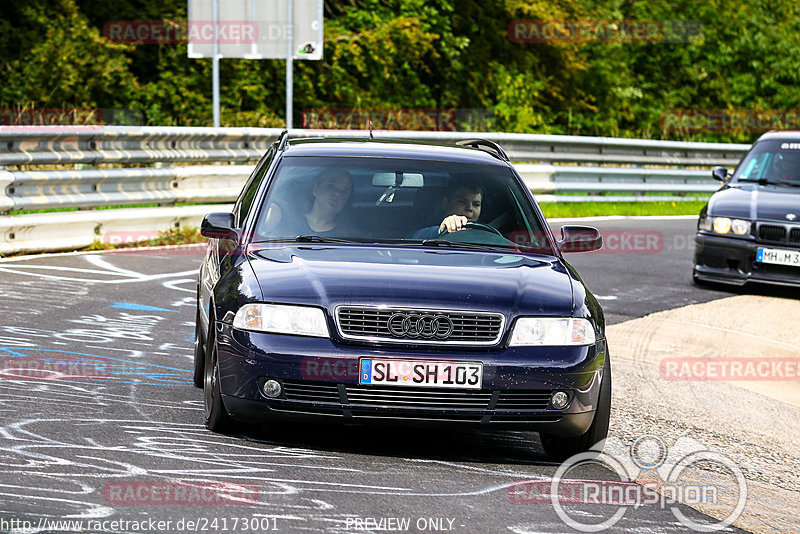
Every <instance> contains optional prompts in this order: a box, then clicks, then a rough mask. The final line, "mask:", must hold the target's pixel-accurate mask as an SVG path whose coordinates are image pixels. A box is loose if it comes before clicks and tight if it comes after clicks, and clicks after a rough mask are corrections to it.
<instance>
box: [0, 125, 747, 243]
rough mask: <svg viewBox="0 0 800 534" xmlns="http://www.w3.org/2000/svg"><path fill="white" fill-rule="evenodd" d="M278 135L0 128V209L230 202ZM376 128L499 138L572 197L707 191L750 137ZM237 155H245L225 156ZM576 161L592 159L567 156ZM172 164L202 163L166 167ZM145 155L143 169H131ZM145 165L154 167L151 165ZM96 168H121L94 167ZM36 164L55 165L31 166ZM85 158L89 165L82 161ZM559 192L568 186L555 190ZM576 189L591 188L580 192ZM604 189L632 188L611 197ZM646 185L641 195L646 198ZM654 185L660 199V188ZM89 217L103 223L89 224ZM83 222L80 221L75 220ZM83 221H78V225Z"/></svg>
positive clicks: (60, 220)
mask: <svg viewBox="0 0 800 534" xmlns="http://www.w3.org/2000/svg"><path fill="white" fill-rule="evenodd" d="M280 133H281V130H279V129H271V128H218V129H214V128H181V127H174V128H167V127H152V128H151V127H145V128H139V127H105V126H66V127H65V126H52V127H50V126H42V127H38V126H31V127H18V126H11V127H0V214H3V213H6V214H7V213H8V212H9V211H14V210H25V209H43V210H44V209H56V208H79V209H91V208H96V207H102V206H132V205H137V204H158V205H160V206H169V205H174V204H176V203H201V202H202V203H205V202H208V203H211V202H231V201H233V200H234V199H235V198H236V196H237V194H238V193H239V191H240V190H241V187H242V185H243V183H244V181H245V180H246V178H247V176H248V175H249V174H250V172H251V170H252V165H251V164H247V163H248V162H251V163H252V162H254V161H255V160H257V159H258V158H260V157H261V156H262V155H263V153H264V152H265V151H266V149H267V148H268V147H269V145H270V144H271V143H272V142H274V141H275V140H276V139H277V138H278V137H279V135H280ZM374 135H375V137H376V138H379V139H403V140H411V141H421V142H439V143H441V142H444V143H454V142H455V141H458V140H461V139H465V138H472V137H481V138H484V139H489V140H492V141H495V142H497V143H500V144H501V145H502V146H503V148H504V149H505V151H506V153H507V154H508V155H509V157H510V159H511V160H512V161H513V162H515V165H516V166H517V168H518V169H519V171H520V173H521V174H522V176H523V178H525V180H526V183H527V184H528V186H529V187H530V188H531V190H532V191H533V192H534V193H535V194H537V197H538V198H539V199H540V200H552V201H557V200H562V201H571V202H574V201H587V200H622V199H626V200H637V199H639V200H656V199H658V200H663V199H665V198H666V199H677V198H681V197H680V196H678V195H687V194H702V195H706V194H709V193H711V192H713V191H714V190H716V189H717V188H718V183H717V182H715V181H713V180H712V179H711V177H710V173H709V170H708V168H709V167H711V166H714V165H725V166H728V167H733V166H734V165H736V163H738V161H739V159H740V158H741V157H742V155H743V154H744V153H745V152H746V150H747V149H748V148H749V145H733V144H722V143H688V142H676V141H652V140H642V139H617V138H605V137H577V136H557V135H530V134H508V133H467V132H407V131H375V132H374ZM301 137H343V138H350V139H354V140H355V139H363V140H366V139H367V138H368V133H367V132H364V131H353V130H292V131H291V132H290V138H295V139H296V138H301ZM233 162H239V163H240V164H238V165H230V163H233ZM578 162H580V163H584V164H587V165H581V166H578V165H574V163H578ZM176 163H200V164H207V165H191V166H172V165H173V164H176ZM145 164H146V165H150V166H148V167H134V168H131V167H130V166H135V165H145ZM152 164H157V165H160V167H157V168H154V167H153V166H152ZM571 164H573V165H571ZM101 165H102V166H107V165H121V166H128V167H126V168H96V166H101ZM164 165H166V166H164ZM41 166H56V167H58V169H57V170H50V169H48V170H38V169H36V167H39V168H41ZM84 166H95V168H80V167H84ZM32 167H33V168H32ZM70 167H73V168H70ZM75 167H78V168H75ZM653 167H660V168H653ZM684 167H693V168H692V169H685V168H684ZM703 167H705V168H706V169H705V170H703V169H702V168H703ZM559 193H573V194H572V195H569V196H559V195H558V194H559ZM574 193H587V195H585V196H575V195H574ZM601 193H602V194H603V195H601ZM609 193H610V194H612V195H614V194H616V195H620V194H631V193H633V194H635V195H637V196H634V197H630V196H627V197H619V196H611V197H609V196H608V194H609ZM644 193H648V195H647V196H643V194H644ZM653 193H657V194H660V195H667V196H658V197H655V196H652V194H653ZM196 208H202V210H200V211H198V210H197V209H195V210H194V211H192V210H188V211H187V210H185V209H183V210H182V211H180V210H181V209H179V211H180V213H178V212H175V211H170V209H172V210H174V209H176V208H151V209H150V210H151V211H149V212H148V211H147V210H136V212H135V214H136V216H138V217H141V218H143V219H144V220H150V222H151V223H152V224H151V226H152V227H153V228H154V229H166V228H171V227H174V226H175V225H176V224H177V225H184V226H185V225H187V224H191V225H199V222H200V219H201V218H202V215H200V214H199V213H200V212H201V211H208V210H209V209H213V208H207V207H203V206H197V207H196ZM189 211H191V212H192V213H191V214H189ZM195 211H198V213H194V212H195ZM100 213H101V212H98V211H91V212H82V213H79V214H77V213H74V212H72V213H54V214H36V215H35V217H34V215H33V214H30V215H17V216H13V217H8V216H0V254H2V253H8V252H19V251H28V250H55V249H59V248H60V249H63V248H72V247H74V246H77V245H76V243H78V242H80V243H82V245H81V246H85V245H86V244H88V243H91V240H92V239H97V238H100V239H102V238H103V237H104V235H105V233H104V232H105V231H106V230H105V229H107V228H110V227H116V226H114V225H113V224H111V223H110V221H111V220H112V219H113V218H117V219H118V220H120V221H126V222H125V223H124V224H127V225H129V226H136V225H135V224H134V222H133V219H132V218H131V217H132V216H133V215H134V210H131V209H126V210H110V211H105V212H104V213H102V215H101V214H100ZM109 213H111V215H109ZM148 213H149V214H150V215H148ZM156 214H158V215H156ZM93 218H94V220H98V221H99V220H100V219H102V220H103V221H105V222H104V223H102V224H95V225H91V224H89V223H90V222H91V221H92V220H93ZM78 220H80V221H83V222H81V223H80V224H78V222H77V221H78ZM156 221H158V222H156ZM81 225H82V226H81ZM79 226H80V227H81V228H83V230H76V228H78V227H79ZM90 226H91V228H92V231H91V232H90V233H88V234H87V235H85V236H84V237H81V238H80V239H77V240H76V239H72V238H70V239H59V237H58V236H61V235H62V234H64V232H66V231H67V230H64V229H65V228H67V227H69V228H71V230H69V232H72V233H75V235H78V234H80V233H81V232H84V231H86V232H88V230H87V229H88V228H89V227H90ZM34 227H37V228H41V227H50V228H53V229H57V231H54V232H53V231H51V232H49V233H48V232H44V233H43V234H42V235H49V236H50V241H51V242H52V243H51V244H50V245H46V243H47V241H46V240H44V239H38V238H36V239H33V238H31V239H27V238H25V236H27V235H29V234H30V235H32V233H35V232H34V230H33V228H34ZM76 232H77V233H76ZM87 239H88V240H89V241H88V243H86V241H87Z"/></svg>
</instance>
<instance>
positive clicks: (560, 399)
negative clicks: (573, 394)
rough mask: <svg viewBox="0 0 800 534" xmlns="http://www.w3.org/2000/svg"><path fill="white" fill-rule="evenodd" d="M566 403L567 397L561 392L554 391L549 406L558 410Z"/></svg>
mask: <svg viewBox="0 0 800 534" xmlns="http://www.w3.org/2000/svg"><path fill="white" fill-rule="evenodd" d="M567 402H569V395H567V394H566V393H564V392H563V391H556V392H555V393H553V396H552V397H550V404H551V405H552V406H553V408H555V409H556V410H560V409H561V408H563V407H564V406H566V405H567Z"/></svg>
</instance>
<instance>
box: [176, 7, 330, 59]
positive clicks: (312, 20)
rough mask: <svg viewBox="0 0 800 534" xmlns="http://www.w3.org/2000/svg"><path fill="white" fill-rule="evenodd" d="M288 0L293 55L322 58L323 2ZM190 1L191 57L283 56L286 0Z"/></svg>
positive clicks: (287, 28) (286, 27) (285, 50)
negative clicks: (215, 51) (290, 4)
mask: <svg viewBox="0 0 800 534" xmlns="http://www.w3.org/2000/svg"><path fill="white" fill-rule="evenodd" d="M291 1H292V22H293V26H292V28H291V35H292V50H293V58H294V59H322V48H323V41H322V37H323V35H322V27H323V0H291ZM217 3H218V13H217V14H216V15H217V16H216V17H215V16H214V15H215V14H214V12H213V5H214V2H212V0H189V28H188V34H189V47H188V56H189V57H190V58H209V57H213V55H214V43H215V41H216V43H217V46H218V56H219V57H223V58H243V59H286V55H287V45H288V42H287V41H288V35H289V33H290V32H289V25H288V16H287V12H288V7H289V0H218V2H217Z"/></svg>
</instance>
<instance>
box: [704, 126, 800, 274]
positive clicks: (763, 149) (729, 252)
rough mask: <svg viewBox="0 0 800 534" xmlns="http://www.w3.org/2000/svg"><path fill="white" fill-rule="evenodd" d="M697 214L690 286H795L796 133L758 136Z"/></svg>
mask: <svg viewBox="0 0 800 534" xmlns="http://www.w3.org/2000/svg"><path fill="white" fill-rule="evenodd" d="M712 175H713V176H714V178H716V179H717V180H720V181H722V182H723V183H724V185H723V186H722V188H721V189H720V190H719V191H717V192H716V193H714V195H712V196H711V198H710V199H709V201H708V204H706V205H705V207H703V209H702V211H701V212H700V219H699V220H698V223H697V235H696V237H695V255H694V271H693V277H694V280H695V282H697V283H702V282H720V283H725V284H735V285H743V284H745V283H746V282H762V283H768V284H779V285H787V286H800V132H769V133H766V134H764V135H762V136H761V137H760V138H759V139H758V141H756V142H755V144H754V145H753V146H752V147H751V148H750V150H749V151H748V152H747V154H746V155H745V157H744V158H743V159H742V161H741V162H740V163H739V165H738V166H737V167H736V170H735V172H734V173H733V176H729V175H728V171H727V170H726V169H725V168H724V167H717V168H715V169H714V170H713V172H712Z"/></svg>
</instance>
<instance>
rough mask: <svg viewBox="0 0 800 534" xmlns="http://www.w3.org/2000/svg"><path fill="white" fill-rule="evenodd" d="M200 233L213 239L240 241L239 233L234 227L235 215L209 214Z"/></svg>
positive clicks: (201, 226) (204, 219)
mask: <svg viewBox="0 0 800 534" xmlns="http://www.w3.org/2000/svg"><path fill="white" fill-rule="evenodd" d="M200 233H201V234H202V235H203V236H204V237H208V238H211V239H232V240H235V241H238V240H239V232H237V231H236V229H235V228H234V227H233V213H209V214H208V215H206V216H205V217H204V218H203V224H201V225H200Z"/></svg>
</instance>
